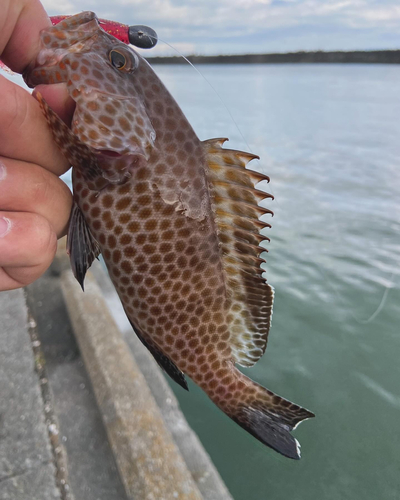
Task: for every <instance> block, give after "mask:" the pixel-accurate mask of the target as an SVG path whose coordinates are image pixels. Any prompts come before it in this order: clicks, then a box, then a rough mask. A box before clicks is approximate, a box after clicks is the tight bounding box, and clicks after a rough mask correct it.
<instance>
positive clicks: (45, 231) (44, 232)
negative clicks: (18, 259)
mask: <svg viewBox="0 0 400 500" xmlns="http://www.w3.org/2000/svg"><path fill="white" fill-rule="evenodd" d="M30 228H31V232H32V234H31V238H32V240H31V245H32V247H31V250H32V253H33V254H34V255H35V261H36V263H37V264H40V263H45V262H47V261H49V264H50V263H51V260H52V258H53V256H54V254H55V252H56V249H57V236H56V234H55V233H54V231H53V229H52V227H51V225H50V222H49V221H48V220H47V219H45V218H44V217H42V216H40V215H37V214H32V220H31V225H30Z"/></svg>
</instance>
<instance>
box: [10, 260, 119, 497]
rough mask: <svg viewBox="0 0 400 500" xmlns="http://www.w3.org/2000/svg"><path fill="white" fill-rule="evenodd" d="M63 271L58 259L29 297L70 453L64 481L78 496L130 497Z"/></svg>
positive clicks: (62, 442)
mask: <svg viewBox="0 0 400 500" xmlns="http://www.w3.org/2000/svg"><path fill="white" fill-rule="evenodd" d="M59 275H60V267H59V263H58V262H54V263H53V265H52V266H51V268H50V270H49V271H48V272H47V273H46V274H45V275H44V276H42V278H41V279H40V280H37V281H36V282H35V283H33V284H32V285H29V287H27V302H28V305H29V309H30V311H31V313H32V315H33V317H34V319H35V321H36V324H37V327H36V331H37V335H38V343H40V350H41V352H42V357H43V358H44V361H45V363H44V365H45V377H46V379H47V380H48V386H49V394H48V395H47V396H46V399H47V398H48V399H49V401H46V405H47V406H50V407H51V408H52V411H53V413H54V415H55V421H54V422H53V429H54V430H53V432H54V433H55V436H54V437H57V436H58V438H59V443H58V445H59V446H61V447H62V448H63V451H64V454H65V457H66V462H67V464H66V469H67V470H66V477H65V478H64V480H65V481H66V482H67V484H68V487H69V491H70V494H71V495H73V496H74V497H75V499H76V500H127V496H126V493H125V489H124V486H123V484H122V481H121V479H120V476H119V472H118V469H117V466H116V463H115V459H114V455H113V453H112V451H111V448H110V445H109V442H108V439H107V434H106V431H105V428H104V425H103V421H102V418H101V414H100V411H99V408H98V406H97V402H96V399H95V396H94V393H93V388H92V385H91V382H90V379H89V377H88V375H87V372H86V369H85V367H84V364H83V360H82V358H81V355H80V352H79V348H78V346H77V344H76V340H75V337H74V333H73V329H72V326H71V322H70V319H69V315H68V311H67V309H66V305H65V301H64V297H63V294H62V291H61V284H60V278H59ZM53 439H54V438H53ZM60 468H61V467H60ZM0 499H1V500H2V497H1V496H0Z"/></svg>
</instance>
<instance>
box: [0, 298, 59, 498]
mask: <svg viewBox="0 0 400 500" xmlns="http://www.w3.org/2000/svg"><path fill="white" fill-rule="evenodd" d="M0 308H1V311H2V313H1V315H0V498H1V500H60V498H61V493H60V491H59V490H58V488H57V486H56V478H55V477H56V469H55V467H54V464H53V455H52V451H51V445H50V440H49V435H48V432H47V427H46V423H45V415H44V409H43V400H42V396H41V391H40V386H39V378H38V375H37V373H36V372H35V365H34V356H33V351H32V343H31V339H30V336H29V329H28V310H27V307H26V303H25V297H24V292H23V291H22V290H14V291H11V292H3V293H1V294H0Z"/></svg>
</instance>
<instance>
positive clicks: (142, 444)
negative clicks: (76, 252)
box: [57, 244, 232, 500]
mask: <svg viewBox="0 0 400 500" xmlns="http://www.w3.org/2000/svg"><path fill="white" fill-rule="evenodd" d="M57 260H58V261H59V262H58V263H59V268H60V270H61V273H60V280H61V287H62V290H63V294H64V298H65V302H66V305H67V309H68V313H69V315H70V319H71V324H72V326H73V329H74V333H75V336H76V339H77V342H78V344H79V348H80V351H81V355H82V357H83V359H84V363H85V367H86V370H87V372H88V374H89V377H90V379H91V383H92V386H93V390H94V393H95V396H96V400H97V403H98V406H99V409H100V412H101V414H102V418H103V422H104V425H105V428H106V432H107V435H108V439H109V442H110V445H111V448H112V450H113V454H114V456H115V460H116V463H117V466H118V469H119V472H120V476H121V479H122V482H123V484H124V486H125V489H126V492H127V495H128V497H129V498H132V499H133V498H135V499H140V500H142V499H143V500H153V499H154V500H162V499H165V500H168V499H175V498H178V499H187V500H192V499H193V500H197V499H199V500H200V499H206V500H213V499H218V500H219V499H221V500H230V499H231V498H232V497H231V496H230V494H229V492H228V490H227V488H226V486H225V485H224V483H223V481H222V480H221V478H220V477H219V475H218V473H217V472H216V470H215V468H214V466H213V464H212V463H211V460H210V459H209V457H208V455H207V454H206V452H205V451H204V449H203V448H202V446H201V444H200V442H199V441H198V439H197V438H192V439H191V438H190V434H193V432H192V431H191V430H190V429H188V430H187V431H186V433H184V434H183V436H186V437H187V436H189V438H188V440H189V443H190V444H189V446H188V444H187V443H186V444H183V446H182V443H180V446H179V447H178V446H177V444H176V443H175V442H174V439H173V437H172V435H171V432H170V430H169V429H168V425H167V424H168V417H167V422H166V421H165V418H164V416H163V415H162V413H161V411H160V408H159V407H158V405H157V403H156V402H155V399H154V397H153V394H152V392H151V390H150V389H149V386H148V384H147V382H146V380H145V378H144V376H143V374H142V372H141V370H140V368H139V366H138V364H137V363H136V361H135V359H134V357H133V356H132V354H131V352H130V349H129V347H128V345H127V344H126V342H125V340H124V338H123V336H122V334H121V332H120V331H119V329H118V327H117V325H116V323H115V321H114V319H113V318H112V315H111V314H110V312H109V310H108V307H107V304H106V302H105V299H104V296H103V294H102V291H101V290H100V288H99V286H98V283H97V281H96V279H95V278H94V276H93V274H92V273H91V272H90V271H89V272H88V274H87V276H86V279H85V293H82V291H81V289H80V287H79V285H78V283H77V282H76V280H75V278H74V277H73V276H72V273H71V270H70V267H69V263H68V258H67V256H66V254H65V246H64V245H63V244H61V245H60V248H59V251H58V252H57ZM102 273H104V275H105V272H104V271H103V270H102V269H101V268H100V266H97V267H96V273H95V274H96V277H97V278H98V277H99V274H102ZM108 279H109V278H108V277H106V276H102V278H101V280H102V281H107V280H108ZM132 335H134V334H133V332H132ZM151 362H152V360H151ZM154 370H158V367H156V366H154ZM156 376H157V374H156ZM159 376H161V375H159ZM161 390H162V391H165V397H166V398H167V399H170V397H171V398H173V399H174V400H175V397H174V395H173V393H172V391H171V390H170V388H169V387H168V385H167V384H166V383H164V385H162V389H161ZM158 396H159V395H158ZM174 412H175V415H176V414H177V413H176V412H178V413H179V414H180V415H179V416H178V418H179V420H180V421H183V422H184V425H185V426H187V427H189V426H188V424H187V422H186V420H185V419H184V417H183V415H182V414H181V412H180V410H179V409H178V408H174ZM174 437H175V438H176V436H174ZM182 439H184V437H182ZM185 447H186V448H188V447H189V448H190V451H191V455H196V454H198V456H199V463H200V464H201V471H202V476H203V477H199V474H198V470H196V471H190V470H189V468H188V466H187V464H186V462H185V460H184V458H183V457H182V453H181V451H180V449H179V448H183V449H185ZM189 462H190V460H189ZM193 473H194V476H193ZM204 478H206V480H205V479H204Z"/></svg>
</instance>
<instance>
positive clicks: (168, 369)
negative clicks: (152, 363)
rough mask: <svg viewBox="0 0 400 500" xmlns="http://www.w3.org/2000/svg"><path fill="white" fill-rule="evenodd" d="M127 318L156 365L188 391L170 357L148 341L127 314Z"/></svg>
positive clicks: (182, 376)
mask: <svg viewBox="0 0 400 500" xmlns="http://www.w3.org/2000/svg"><path fill="white" fill-rule="evenodd" d="M128 319H129V322H130V324H131V326H132V328H133V329H134V330H135V333H136V335H137V337H138V339H139V340H140V342H141V343H142V344H143V345H144V346H145V347H146V348H147V349H148V350H149V351H150V353H151V354H152V355H153V357H154V359H155V360H156V361H157V363H158V365H159V366H160V367H161V368H162V369H163V370H164V371H165V373H167V374H168V375H169V376H170V377H171V378H172V380H174V381H175V382H176V383H177V384H179V385H180V386H181V387H182V388H183V389H185V390H186V391H188V390H189V387H188V385H187V382H186V379H185V375H184V373H183V372H181V371H180V370H179V368H178V367H177V366H176V364H175V363H174V362H173V361H171V359H170V358H169V357H168V356H167V355H166V354H164V353H163V352H162V351H160V349H158V348H157V347H156V346H155V345H154V344H153V343H150V342H148V341H147V340H146V339H145V338H144V336H143V334H142V332H141V331H140V330H139V329H138V328H137V327H136V326H135V325H134V324H133V323H132V321H131V320H130V318H129V316H128Z"/></svg>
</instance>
